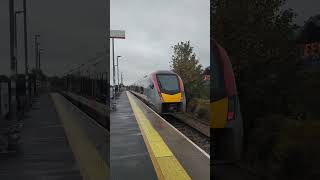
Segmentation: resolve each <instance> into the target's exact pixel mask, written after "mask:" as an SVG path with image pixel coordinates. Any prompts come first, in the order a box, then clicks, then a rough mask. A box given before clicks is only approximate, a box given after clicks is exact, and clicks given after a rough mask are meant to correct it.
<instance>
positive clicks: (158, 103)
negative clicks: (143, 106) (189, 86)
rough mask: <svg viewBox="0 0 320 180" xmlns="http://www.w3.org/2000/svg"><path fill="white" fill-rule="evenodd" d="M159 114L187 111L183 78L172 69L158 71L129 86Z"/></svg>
mask: <svg viewBox="0 0 320 180" xmlns="http://www.w3.org/2000/svg"><path fill="white" fill-rule="evenodd" d="M129 89H130V90H131V91H134V92H135V94H137V95H138V96H139V97H140V98H142V99H143V100H144V101H145V102H146V103H148V104H149V105H150V106H151V107H152V108H153V109H154V110H155V111H156V112H157V113H159V114H170V113H178V112H185V110H186V101H185V93H184V88H183V83H182V80H181V78H180V77H179V76H178V75H177V74H176V73H174V72H172V71H156V72H154V73H152V74H150V75H148V76H145V77H144V78H143V79H141V80H139V81H137V82H136V83H134V84H133V85H131V86H130V87H129Z"/></svg>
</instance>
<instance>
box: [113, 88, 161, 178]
mask: <svg viewBox="0 0 320 180" xmlns="http://www.w3.org/2000/svg"><path fill="white" fill-rule="evenodd" d="M110 134H111V137H112V138H111V144H110V152H111V153H110V163H111V167H110V170H111V172H112V173H111V179H112V180H113V179H114V180H127V179H130V180H141V179H148V180H153V179H157V175H156V172H155V170H154V168H153V165H152V162H151V158H150V156H149V153H148V150H147V147H146V145H145V143H144V140H143V137H142V134H141V132H140V129H139V125H138V123H137V121H136V119H135V116H134V113H133V111H132V109H131V106H130V103H129V99H128V97H127V95H126V93H122V94H121V95H120V97H119V99H117V110H116V111H111V112H110Z"/></svg>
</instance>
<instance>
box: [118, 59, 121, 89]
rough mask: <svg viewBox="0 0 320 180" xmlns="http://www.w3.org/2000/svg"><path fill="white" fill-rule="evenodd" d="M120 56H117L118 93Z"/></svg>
mask: <svg viewBox="0 0 320 180" xmlns="http://www.w3.org/2000/svg"><path fill="white" fill-rule="evenodd" d="M120 57H121V56H117V77H118V92H120V81H119V58H120Z"/></svg>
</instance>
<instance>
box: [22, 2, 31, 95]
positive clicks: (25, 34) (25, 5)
mask: <svg viewBox="0 0 320 180" xmlns="http://www.w3.org/2000/svg"><path fill="white" fill-rule="evenodd" d="M26 1H27V0H23V24H24V27H23V28H24V29H23V31H24V59H25V74H26V96H27V97H28V96H29V94H31V93H29V72H28V71H29V70H28V27H27V2H26Z"/></svg>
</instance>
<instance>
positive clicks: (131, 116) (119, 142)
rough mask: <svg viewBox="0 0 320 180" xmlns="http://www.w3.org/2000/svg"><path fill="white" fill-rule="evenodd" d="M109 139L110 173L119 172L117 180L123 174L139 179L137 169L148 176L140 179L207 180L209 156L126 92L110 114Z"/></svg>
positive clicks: (121, 177) (208, 175)
mask: <svg viewBox="0 0 320 180" xmlns="http://www.w3.org/2000/svg"><path fill="white" fill-rule="evenodd" d="M111 137H112V141H111V170H112V173H114V170H113V168H115V170H116V171H117V169H116V168H120V169H121V171H120V170H119V172H118V173H117V174H119V176H116V178H117V179H126V178H128V177H124V175H121V172H122V173H123V174H125V171H130V172H133V173H131V176H130V177H131V178H130V179H132V178H134V177H135V175H137V176H139V175H140V172H139V171H141V169H140V168H145V169H146V170H147V172H148V173H147V174H145V175H144V176H143V178H142V179H178V180H179V179H183V180H185V179H201V180H202V179H204V180H205V179H209V178H210V156H209V155H208V154H206V153H205V152H204V151H203V150H201V149H200V148H199V147H198V146H196V145H195V144H194V143H192V142H191V141H190V140H189V139H188V138H187V137H185V136H184V135H183V134H181V133H180V132H179V131H178V130H176V129H175V128H174V127H173V126H171V125H170V124H169V123H168V122H166V121H165V120H164V119H162V118H161V117H160V116H159V115H157V114H156V113H155V112H154V111H153V110H151V109H150V108H149V107H147V106H146V105H145V104H144V103H142V102H141V101H140V100H139V99H137V98H136V97H135V96H134V95H133V94H131V93H130V92H124V93H122V94H121V96H120V97H119V99H118V101H117V110H116V111H115V112H111ZM115 137H116V138H115ZM132 147H134V148H133V149H135V150H134V153H133V150H132ZM119 151H120V152H119ZM146 153H148V154H147V155H146ZM134 155H136V156H134ZM131 156H134V157H135V159H130V157H131ZM120 159H121V160H120ZM114 162H119V163H118V164H119V165H118V166H115V167H113V164H114ZM137 164H138V165H140V166H137ZM141 164H143V165H144V167H142V166H141ZM124 168H126V169H124ZM145 169H143V170H145ZM150 169H153V171H152V170H150ZM112 177H113V179H115V178H114V176H113V175H112ZM137 179H141V178H137Z"/></svg>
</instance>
